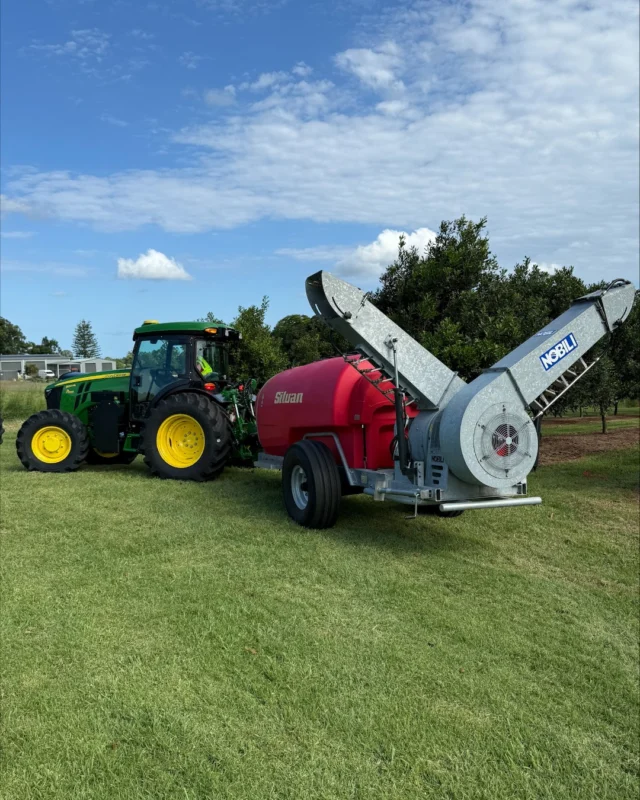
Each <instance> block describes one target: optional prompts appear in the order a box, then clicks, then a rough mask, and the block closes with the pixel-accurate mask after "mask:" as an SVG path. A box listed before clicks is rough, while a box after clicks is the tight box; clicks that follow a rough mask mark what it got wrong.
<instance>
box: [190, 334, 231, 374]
mask: <svg viewBox="0 0 640 800" xmlns="http://www.w3.org/2000/svg"><path fill="white" fill-rule="evenodd" d="M196 365H199V366H198V367H197V368H198V371H199V372H200V374H201V376H202V377H203V378H210V377H211V378H217V379H220V378H223V379H224V378H226V376H227V371H228V367H229V358H228V353H227V348H226V347H225V346H224V345H222V344H220V343H219V342H214V341H212V340H211V339H208V340H207V339H199V340H198V341H197V342H196Z"/></svg>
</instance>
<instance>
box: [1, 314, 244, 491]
mask: <svg viewBox="0 0 640 800" xmlns="http://www.w3.org/2000/svg"><path fill="white" fill-rule="evenodd" d="M240 338H241V334H240V333H239V332H238V331H236V330H234V329H233V328H230V327H228V326H227V325H224V324H222V323H220V324H215V323H211V322H171V323H165V324H161V323H158V322H157V321H155V320H147V321H145V322H144V324H143V325H142V326H141V327H140V328H136V330H135V332H134V335H133V340H134V342H135V344H134V349H133V365H132V367H131V369H122V370H111V371H109V372H97V373H88V374H82V375H80V374H79V373H67V374H66V375H63V376H62V377H61V378H59V379H58V380H57V381H56V382H55V383H53V384H51V385H49V386H47V388H46V389H45V397H46V400H47V410H46V411H40V412H39V413H37V414H33V416H31V417H29V419H28V420H27V421H26V422H25V423H24V424H23V426H22V427H21V429H20V431H19V433H18V437H17V440H16V447H17V451H18V457H19V458H20V461H21V462H22V464H23V465H24V466H25V467H26V468H27V469H29V470H38V471H40V472H70V471H73V470H76V469H78V467H79V466H80V465H81V464H82V463H83V462H84V461H86V462H88V463H91V464H114V463H120V464H128V463H130V462H131V461H133V459H134V458H135V457H136V456H137V455H138V454H142V455H143V456H144V460H145V463H146V464H147V466H148V467H149V468H150V469H151V471H152V472H153V473H154V474H155V475H159V476H160V477H162V478H176V479H179V480H194V481H204V480H208V479H211V478H216V477H217V476H218V475H219V474H220V473H221V472H222V470H223V469H224V467H225V465H226V464H227V463H229V462H230V461H236V462H243V461H249V460H251V459H252V457H253V455H254V453H255V452H256V450H257V444H258V437H257V430H256V423H255V414H254V402H255V394H254V392H255V389H256V381H255V380H247V381H245V382H243V383H233V382H231V381H229V380H228V377H227V375H228V372H229V350H230V346H231V345H232V343H233V342H237V341H238V340H239V339H240Z"/></svg>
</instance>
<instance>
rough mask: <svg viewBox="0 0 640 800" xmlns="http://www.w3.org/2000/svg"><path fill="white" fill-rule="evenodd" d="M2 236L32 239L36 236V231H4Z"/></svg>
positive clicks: (4, 237) (5, 237) (0, 234)
mask: <svg viewBox="0 0 640 800" xmlns="http://www.w3.org/2000/svg"><path fill="white" fill-rule="evenodd" d="M0 236H1V237H2V238H3V239H30V238H31V237H32V236H35V231H2V232H1V233H0Z"/></svg>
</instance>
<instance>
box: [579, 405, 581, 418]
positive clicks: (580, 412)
mask: <svg viewBox="0 0 640 800" xmlns="http://www.w3.org/2000/svg"><path fill="white" fill-rule="evenodd" d="M579 408H580V416H582V406H580V407H579Z"/></svg>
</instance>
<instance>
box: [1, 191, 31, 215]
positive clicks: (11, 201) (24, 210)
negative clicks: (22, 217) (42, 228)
mask: <svg viewBox="0 0 640 800" xmlns="http://www.w3.org/2000/svg"><path fill="white" fill-rule="evenodd" d="M0 212H2V214H28V213H29V204H28V203H26V202H25V201H24V200H17V199H16V198H13V197H7V196H6V195H4V194H0Z"/></svg>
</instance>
